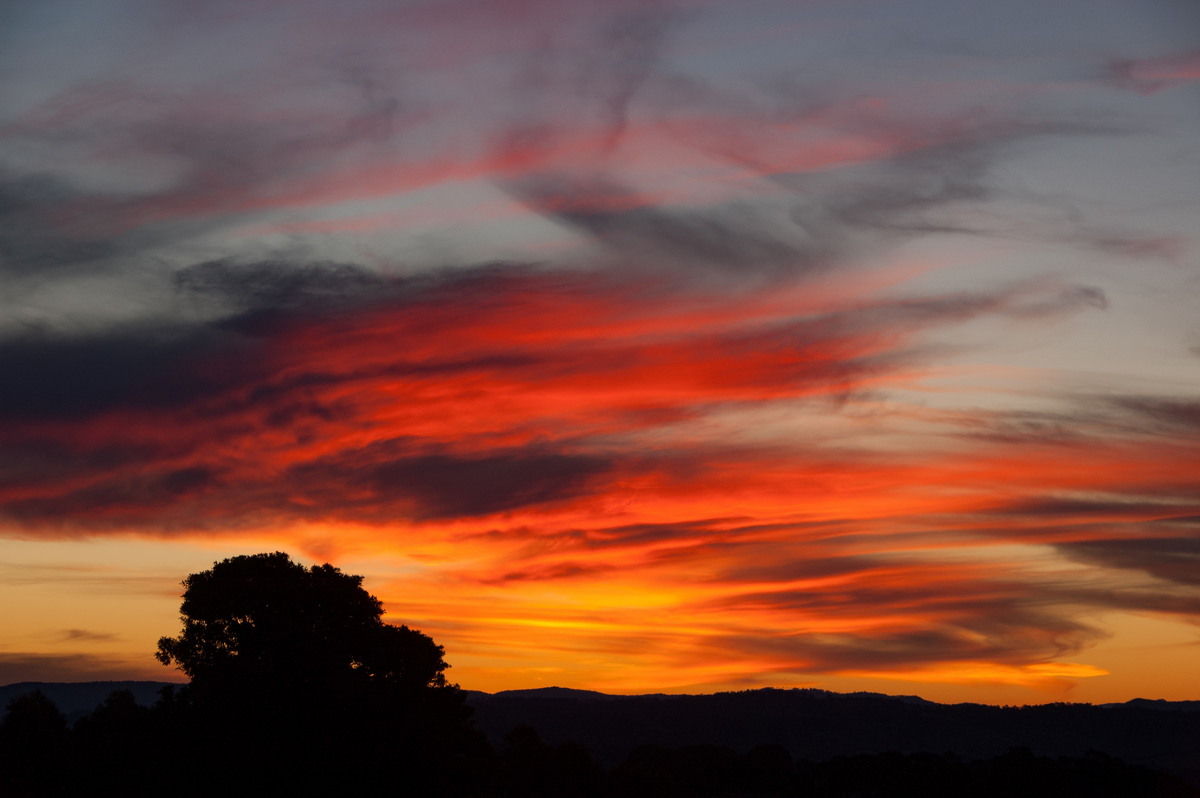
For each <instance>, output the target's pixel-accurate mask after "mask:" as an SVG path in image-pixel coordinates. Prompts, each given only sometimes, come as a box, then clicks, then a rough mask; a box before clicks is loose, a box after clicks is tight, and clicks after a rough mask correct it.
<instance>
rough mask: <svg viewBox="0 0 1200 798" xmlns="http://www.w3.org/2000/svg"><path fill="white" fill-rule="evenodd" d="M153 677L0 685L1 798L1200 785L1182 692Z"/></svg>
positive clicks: (1099, 792) (864, 792)
mask: <svg viewBox="0 0 1200 798" xmlns="http://www.w3.org/2000/svg"><path fill="white" fill-rule="evenodd" d="M162 687H164V685H162V684H161V683H154V682H107V683H105V682H99V683H81V684H33V683H26V684H21V685H10V686H7V687H0V706H4V707H9V706H11V707H12V708H13V711H11V712H9V713H7V715H6V716H5V718H4V720H3V721H2V722H0V796H21V795H30V796H34V795H37V796H42V795H46V796H49V795H77V794H82V793H84V792H96V791H102V792H105V793H110V794H121V795H131V796H132V795H151V794H153V795H162V794H166V795H170V796H175V795H208V794H214V793H217V792H219V793H220V794H224V795H251V794H292V795H326V794H350V793H355V792H370V793H371V794H375V795H413V796H479V797H480V798H483V797H484V796H512V797H513V798H516V797H518V796H527V797H528V798H534V797H535V796H556V797H558V796H560V797H561V798H569V797H570V796H595V798H601V797H602V796H631V797H636V796H655V797H656V798H658V797H660V796H661V797H664V798H667V797H669V796H680V797H683V796H714V797H715V796H744V797H750V796H754V797H761V798H768V797H771V796H966V795H969V796H1010V795H1021V796H1055V798H1058V797H1059V796H1131V797H1134V796H1148V797H1150V798H1153V796H1200V787H1198V785H1200V704H1197V702H1174V703H1168V702H1154V701H1133V702H1129V703H1126V704H1120V705H1109V706H1103V707H1097V706H1091V705H1085V704H1048V705H1041V706H1032V707H993V706H983V705H974V704H959V705H943V704H935V703H932V702H927V701H923V700H921V699H919V698H912V697H890V696H882V695H875V694H849V695H844V694H837V693H828V692H824V691H819V690H770V689H767V690H756V691H746V692H740V693H720V694H716V695H703V696H666V695H649V696H608V695H604V694H601V693H591V692H586V691H576V690H563V689H557V688H549V689H546V690H525V691H509V692H503V693H497V694H487V693H477V692H469V691H450V692H449V693H447V696H446V698H447V700H448V702H449V703H448V704H447V706H451V705H453V706H458V707H460V708H463V709H464V710H465V709H469V710H470V721H469V722H468V723H465V724H457V723H447V722H446V721H445V720H444V718H441V715H439V714H436V713H431V712H430V711H429V710H428V708H413V709H412V710H411V713H410V717H408V718H399V719H397V718H394V717H388V718H386V719H384V718H378V717H375V718H371V717H363V718H356V717H354V716H352V715H350V714H342V715H338V716H334V715H329V714H328V711H327V709H326V710H325V714H324V715H323V716H322V717H321V718H319V721H320V722H319V723H315V722H312V723H310V721H315V718H314V717H313V716H311V715H306V713H305V710H304V708H303V707H296V706H293V707H279V708H278V717H274V718H271V717H263V716H262V713H261V708H258V709H256V710H255V713H254V715H253V716H252V717H251V716H249V715H246V716H238V713H237V710H236V708H234V709H230V710H229V711H228V712H227V713H226V714H225V715H216V714H214V713H211V712H196V711H194V710H193V709H192V708H190V707H189V705H188V703H187V701H186V700H185V699H186V691H184V693H183V695H182V697H181V696H180V695H178V691H176V694H175V695H174V696H172V697H170V698H169V700H167V701H165V702H164V701H158V697H159V691H160V690H161V688H162ZM34 690H37V691H39V695H41V696H43V697H44V698H43V699H37V698H34V699H31V698H29V697H28V696H29V695H30V691H34ZM114 691H116V692H114ZM22 695H24V696H26V697H25V698H20V696H22ZM169 695H170V694H169ZM156 701H158V703H155V702H156ZM464 703H465V707H463V704H464ZM444 710H445V707H442V708H440V709H439V710H438V713H442V714H444ZM439 718H441V719H439Z"/></svg>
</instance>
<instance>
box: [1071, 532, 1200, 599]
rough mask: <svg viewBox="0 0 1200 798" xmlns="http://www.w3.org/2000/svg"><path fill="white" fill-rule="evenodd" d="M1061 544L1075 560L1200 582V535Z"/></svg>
mask: <svg viewBox="0 0 1200 798" xmlns="http://www.w3.org/2000/svg"><path fill="white" fill-rule="evenodd" d="M1057 548H1058V550H1059V551H1061V552H1062V553H1063V554H1064V555H1065V556H1067V557H1069V558H1071V559H1073V560H1078V561H1081V562H1086V563H1091V564H1094V565H1101V566H1104V567H1106V568H1126V569H1132V570H1138V571H1143V572H1145V573H1147V574H1149V575H1150V576H1153V577H1155V578H1157V579H1161V580H1164V581H1166V582H1174V583H1178V584H1182V585H1193V586H1200V538H1195V537H1188V538H1179V537H1142V538H1125V539H1117V540H1081V541H1076V542H1073V543H1062V544H1059V545H1058V546H1057ZM1194 598H1196V599H1200V596H1196V597H1194Z"/></svg>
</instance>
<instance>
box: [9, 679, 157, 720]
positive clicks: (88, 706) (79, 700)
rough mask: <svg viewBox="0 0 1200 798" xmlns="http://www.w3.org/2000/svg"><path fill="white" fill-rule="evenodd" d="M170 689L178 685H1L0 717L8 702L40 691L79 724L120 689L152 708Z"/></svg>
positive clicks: (21, 683) (25, 683) (143, 682)
mask: <svg viewBox="0 0 1200 798" xmlns="http://www.w3.org/2000/svg"><path fill="white" fill-rule="evenodd" d="M167 686H175V687H178V686H179V684H178V683H176V682H147V681H118V682H16V683H14V684H6V685H3V686H0V716H2V715H4V714H5V713H6V712H8V702H9V701H12V700H13V699H14V698H16V697H17V696H22V695H25V694H26V693H32V692H33V691H34V690H40V691H41V692H42V693H43V694H45V695H46V697H47V698H49V699H50V700H51V701H53V702H54V703H55V705H56V706H57V707H58V708H59V710H61V711H62V713H63V714H64V715H66V716H67V720H69V721H72V722H73V721H76V720H78V719H79V718H81V717H83V716H84V715H87V714H89V713H90V712H91V711H92V710H94V709H95V708H96V707H98V706H100V704H102V703H104V699H105V698H107V697H108V696H109V694H110V693H113V692H115V691H117V690H128V691H129V692H131V693H133V697H134V698H135V699H136V700H137V702H138V703H139V704H143V705H145V706H150V705H151V704H153V703H154V702H155V701H157V700H158V696H159V693H160V692H162V689H163V688H164V687H167Z"/></svg>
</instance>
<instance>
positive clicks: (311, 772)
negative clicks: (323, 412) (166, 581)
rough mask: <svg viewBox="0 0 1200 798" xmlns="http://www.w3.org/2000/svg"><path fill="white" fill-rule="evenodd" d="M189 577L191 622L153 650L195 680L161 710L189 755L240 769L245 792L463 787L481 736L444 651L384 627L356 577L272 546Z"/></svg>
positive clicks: (377, 606) (185, 610)
mask: <svg viewBox="0 0 1200 798" xmlns="http://www.w3.org/2000/svg"><path fill="white" fill-rule="evenodd" d="M183 585H184V593H183V604H182V605H181V607H180V611H181V615H182V620H183V630H182V632H181V633H180V634H179V635H178V636H176V637H164V638H162V639H160V640H159V643H158V654H157V656H158V659H159V660H160V661H161V662H162V663H163V664H167V665H170V664H174V665H176V666H177V667H179V668H180V669H181V670H182V671H183V672H184V673H186V674H187V675H188V676H190V677H191V680H192V681H191V684H190V685H188V686H187V687H186V688H184V689H183V690H181V691H180V692H179V694H178V695H177V696H174V697H173V698H172V701H171V706H170V707H169V710H170V712H165V711H164V713H163V715H164V717H171V718H173V719H174V721H173V722H174V723H175V724H176V728H177V731H178V733H179V734H181V735H184V736H188V737H189V738H190V745H191V752H190V753H194V754H197V755H199V757H200V759H201V761H212V762H224V763H225V764H226V768H225V770H224V771H223V774H222V782H223V783H225V781H224V780H225V779H226V778H227V777H228V776H229V774H230V773H231V772H232V771H235V770H236V771H237V779H236V780H237V781H238V782H239V783H240V785H241V787H240V789H242V790H243V791H267V792H272V793H278V792H281V791H283V792H286V791H293V792H300V793H303V794H312V793H316V792H321V791H323V790H327V791H328V790H331V791H333V792H347V791H351V792H353V791H361V790H367V789H372V790H373V789H376V788H379V787H386V788H387V789H388V791H389V792H391V791H393V790H394V789H395V787H396V785H397V783H403V784H404V786H405V789H406V790H407V791H411V792H413V793H414V794H421V795H439V794H446V793H453V792H456V791H457V788H456V787H455V779H456V778H457V776H456V774H458V773H462V772H467V771H469V770H470V768H466V767H464V762H465V761H467V760H469V759H470V758H471V757H472V756H474V755H476V754H477V753H478V751H479V750H480V746H481V745H483V743H482V741H481V738H480V737H479V736H478V735H477V733H475V732H473V731H472V730H471V729H470V728H469V726H468V722H467V721H468V717H469V713H470V710H469V709H467V708H466V705H465V702H464V700H463V695H462V692H461V691H460V690H459V689H458V687H457V685H451V684H447V682H446V678H445V675H444V671H445V669H446V668H447V667H448V666H447V664H446V662H445V660H444V659H443V649H442V647H441V646H439V645H437V644H436V643H434V642H433V640H431V639H430V638H429V637H427V636H426V635H424V634H422V633H421V632H418V631H416V630H414V629H409V628H408V627H407V626H392V625H390V624H387V623H384V622H383V620H382V617H383V605H382V604H381V603H380V601H379V600H378V599H377V598H375V597H374V596H372V595H371V594H370V593H368V592H367V591H366V590H364V589H363V588H362V577H361V576H352V575H348V574H343V573H342V572H341V571H340V570H339V569H337V568H335V567H333V566H331V565H315V566H312V567H310V568H306V567H304V566H302V565H299V564H297V563H295V562H292V560H291V558H290V557H288V555H287V554H284V553H282V552H276V553H273V554H255V555H247V556H239V557H232V558H230V559H227V560H223V561H221V562H218V563H215V564H214V565H213V567H212V569H210V570H207V571H202V572H200V573H196V574H192V575H191V576H189V577H188V578H187V579H186V580H184V582H183ZM197 791H202V790H199V789H198V790H197Z"/></svg>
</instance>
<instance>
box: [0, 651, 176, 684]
mask: <svg viewBox="0 0 1200 798" xmlns="http://www.w3.org/2000/svg"><path fill="white" fill-rule="evenodd" d="M147 660H148V661H145V662H143V661H141V660H140V659H132V658H130V659H121V658H117V657H103V656H98V655H94V654H38V653H23V652H0V684H16V683H18V682H28V681H38V682H95V681H118V680H127V679H137V678H142V679H156V680H162V679H163V678H164V676H163V673H162V672H161V670H162V669H161V667H158V668H157V669H156V666H157V663H155V662H153V661H149V659H148V658H147Z"/></svg>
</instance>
